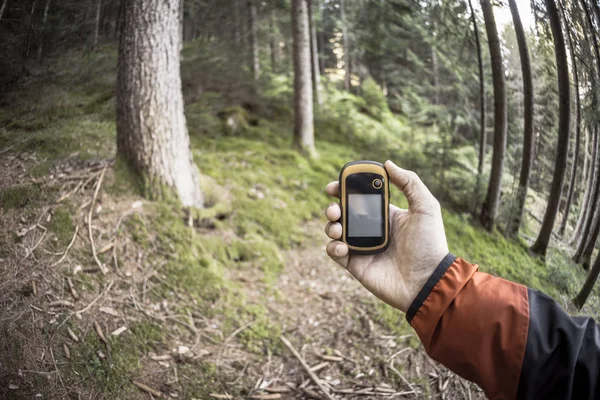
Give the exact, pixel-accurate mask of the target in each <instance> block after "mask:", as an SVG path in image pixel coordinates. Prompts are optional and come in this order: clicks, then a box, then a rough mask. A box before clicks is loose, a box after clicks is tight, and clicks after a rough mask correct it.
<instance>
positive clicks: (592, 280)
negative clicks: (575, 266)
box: [573, 255, 600, 310]
mask: <svg viewBox="0 0 600 400" xmlns="http://www.w3.org/2000/svg"><path fill="white" fill-rule="evenodd" d="M598 275H600V255H599V256H598V257H596V261H595V262H594V266H593V267H592V269H591V270H590V272H589V273H588V276H587V277H586V278H585V282H584V283H583V286H582V287H581V290H580V291H579V293H577V296H575V298H574V299H573V304H574V305H575V307H577V309H578V310H581V308H582V307H583V305H584V304H585V302H586V301H587V299H588V297H589V296H590V293H592V289H593V288H594V285H595V284H596V281H597V280H598Z"/></svg>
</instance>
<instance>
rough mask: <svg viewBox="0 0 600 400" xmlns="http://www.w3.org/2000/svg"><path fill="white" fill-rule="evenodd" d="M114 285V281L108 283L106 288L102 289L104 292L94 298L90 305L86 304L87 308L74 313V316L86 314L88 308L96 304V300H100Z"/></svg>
mask: <svg viewBox="0 0 600 400" xmlns="http://www.w3.org/2000/svg"><path fill="white" fill-rule="evenodd" d="M114 283H115V281H110V282H109V283H108V285H106V287H105V288H104V290H103V291H102V293H100V294H99V295H98V296H96V298H95V299H94V300H92V302H91V303H90V304H88V305H87V306H85V307H84V308H82V309H81V310H79V311H75V314H80V315H81V314H83V313H84V312H86V311H87V310H89V309H90V308H92V306H93V305H94V304H96V303H97V302H98V300H100V299H101V298H102V297H103V296H104V295H105V294H106V293H108V291H109V290H110V288H111V287H112V285H113V284H114Z"/></svg>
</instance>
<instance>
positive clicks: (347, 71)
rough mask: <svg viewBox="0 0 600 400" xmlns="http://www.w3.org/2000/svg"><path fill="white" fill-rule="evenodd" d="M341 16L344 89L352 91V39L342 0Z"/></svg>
mask: <svg viewBox="0 0 600 400" xmlns="http://www.w3.org/2000/svg"><path fill="white" fill-rule="evenodd" d="M340 18H341V19H342V47H343V48H344V90H346V91H347V92H349V91H350V79H351V72H350V40H349V38H348V21H346V4H345V1H344V0H340Z"/></svg>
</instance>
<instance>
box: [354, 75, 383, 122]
mask: <svg viewBox="0 0 600 400" xmlns="http://www.w3.org/2000/svg"><path fill="white" fill-rule="evenodd" d="M360 95H361V97H362V98H363V99H364V100H365V108H366V109H367V112H368V113H369V115H371V116H372V117H373V118H375V119H376V120H378V121H381V120H383V118H384V116H385V115H386V114H389V112H390V109H389V107H388V103H387V99H386V97H385V95H384V94H383V92H382V91H381V88H380V87H379V85H377V82H375V80H374V79H373V78H371V77H369V78H367V79H366V80H365V81H364V82H363V83H362V85H361V92H360Z"/></svg>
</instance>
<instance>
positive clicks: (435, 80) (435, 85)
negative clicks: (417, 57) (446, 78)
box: [429, 3, 440, 105]
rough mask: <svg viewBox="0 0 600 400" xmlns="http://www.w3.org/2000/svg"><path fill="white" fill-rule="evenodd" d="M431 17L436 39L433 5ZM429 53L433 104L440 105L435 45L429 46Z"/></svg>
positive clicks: (438, 70) (432, 34) (433, 34)
mask: <svg viewBox="0 0 600 400" xmlns="http://www.w3.org/2000/svg"><path fill="white" fill-rule="evenodd" d="M432 4H433V3H432ZM430 15H431V19H432V21H431V27H432V32H431V36H432V37H433V38H434V39H435V34H436V32H437V23H436V20H435V15H434V14H433V5H432V11H431V13H430ZM432 42H433V41H432ZM429 51H430V52H431V69H432V74H433V104H435V105H439V104H440V68H439V63H438V56H437V51H436V50H435V47H434V45H433V43H432V44H430V45H429Z"/></svg>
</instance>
